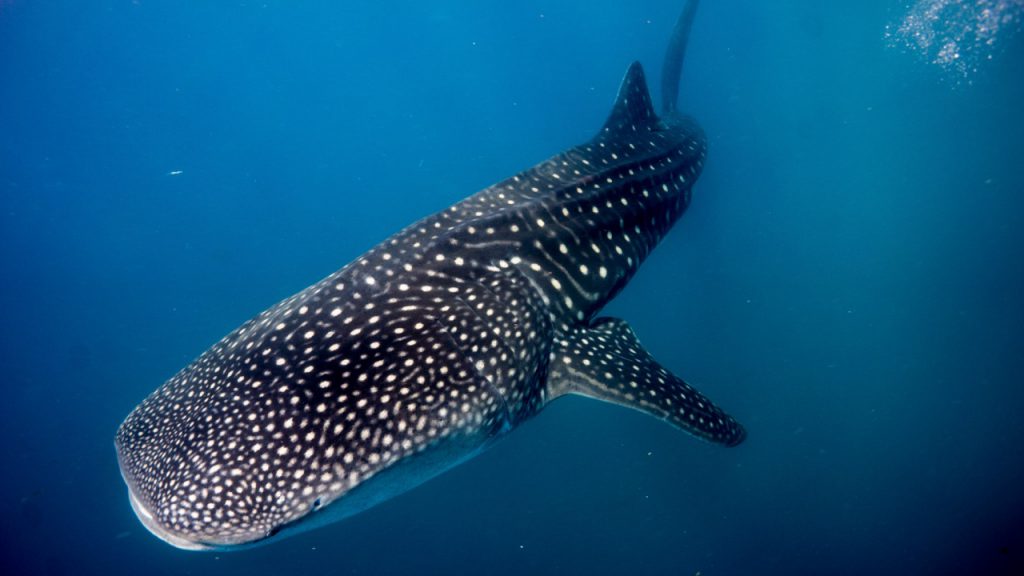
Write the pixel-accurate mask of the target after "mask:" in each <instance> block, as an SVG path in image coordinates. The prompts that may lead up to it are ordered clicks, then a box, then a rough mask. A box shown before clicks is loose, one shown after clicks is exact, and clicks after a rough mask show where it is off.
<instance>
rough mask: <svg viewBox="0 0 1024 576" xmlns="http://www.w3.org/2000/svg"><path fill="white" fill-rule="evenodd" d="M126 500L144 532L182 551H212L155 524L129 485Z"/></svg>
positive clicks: (208, 547) (151, 515)
mask: <svg viewBox="0 0 1024 576" xmlns="http://www.w3.org/2000/svg"><path fill="white" fill-rule="evenodd" d="M128 499H129V500H130V501H131V504H132V510H134V511H135V515H136V516H138V517H139V521H140V522H142V525H143V526H145V527H146V530H149V532H150V533H151V534H153V535H154V536H156V537H157V538H159V539H161V540H163V541H164V542H167V543H168V544H170V545H171V546H174V547H175V548H181V549H182V550H210V549H212V547H211V546H208V545H206V544H202V543H199V542H193V541H192V540H189V539H187V538H182V537H181V536H178V535H176V534H172V533H171V532H169V531H167V530H166V529H164V528H163V527H162V526H160V523H159V522H157V521H156V518H154V517H153V513H152V512H150V511H149V509H148V508H146V507H145V505H143V504H142V502H141V501H139V499H138V497H137V496H135V490H133V489H132V487H131V485H129V486H128Z"/></svg>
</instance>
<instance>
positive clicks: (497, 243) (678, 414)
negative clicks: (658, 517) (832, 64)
mask: <svg viewBox="0 0 1024 576" xmlns="http://www.w3.org/2000/svg"><path fill="white" fill-rule="evenodd" d="M696 4H697V3H696V2H689V3H688V4H687V5H686V7H685V8H684V10H683V13H682V15H681V16H680V18H679V21H678V23H677V24H676V28H675V33H674V34H673V37H672V42H671V44H670V48H669V51H668V56H667V57H666V61H665V62H666V63H665V67H666V71H665V73H664V74H663V77H664V78H665V79H666V80H665V86H663V98H664V100H665V103H664V110H663V114H662V115H660V116H659V115H658V114H656V113H655V111H654V109H653V107H652V102H651V97H650V95H649V93H648V90H647V83H646V80H645V78H644V73H643V70H642V68H641V67H640V65H639V64H637V63H634V64H633V65H631V66H630V68H629V70H628V72H627V73H626V76H625V79H624V80H623V82H622V85H621V88H620V90H619V93H618V96H617V98H616V101H615V104H614V106H613V108H612V112H611V114H610V115H609V118H608V120H607V122H606V123H605V125H604V126H603V128H602V129H601V130H600V131H599V132H598V134H597V135H596V136H595V137H594V138H593V139H592V140H590V141H589V142H586V143H585V144H582V145H580V146H576V147H574V148H571V149H569V150H566V151H565V152H562V153H561V154H558V155H557V156H554V157H552V158H550V159H549V160H547V161H544V162H542V163H540V164H538V165H537V166H534V167H532V168H530V169H528V170H526V171H524V172H521V173H519V174H517V175H515V176H513V177H511V178H509V179H507V180H504V181H502V182H499V183H497V184H495V185H493V186H491V187H489V188H487V189H485V190H482V191H480V192H478V193H477V194H474V195H473V196H470V197H469V198H467V199H465V200H463V201H461V202H459V203H457V204H455V205H453V206H451V207H449V208H448V209H446V210H443V211H441V212H438V213H437V214H434V215H432V216H429V217H427V218H425V219H423V220H421V221H419V222H417V223H415V224H413V225H411V226H409V227H408V228H405V229H404V230H402V231H400V232H398V233H397V234H395V235H394V236H392V237H390V238H388V239H387V240H385V241H384V242H382V243H381V244H379V245H378V246H376V247H374V248H373V249H371V250H370V251H369V252H367V253H366V254H364V255H362V256H361V257H359V258H358V259H357V260H355V261H354V262H352V263H350V264H348V265H347V266H345V267H344V268H342V269H341V270H339V271H337V272H335V273H334V274H332V275H330V276H328V277H327V278H325V279H323V280H322V281H320V282H318V283H316V284H314V285H313V286H310V287H309V288H307V289H305V290H303V291H302V292H299V293H298V294H296V295H294V296H292V297H290V298H288V299H286V300H284V301H283V302H281V303H279V304H277V305H275V306H273V307H272V308H270V309H269V310H267V311H265V312H263V313H262V314H260V315H258V316H257V317H255V318H253V319H252V320H250V321H248V322H246V323H245V324H243V325H242V326H241V327H240V328H238V329H237V330H235V331H234V332H232V333H231V334H229V335H228V336H226V337H225V338H224V339H223V340H221V341H220V342H219V343H217V344H216V345H215V346H213V347H212V348H210V349H209V350H208V351H206V352H205V353H203V354H202V355H201V356H200V357H199V358H198V359H196V360H195V361H194V362H193V363H192V364H190V365H189V366H187V367H186V368H184V369H183V370H182V371H181V372H179V373H178V374H176V375H175V376H174V377H173V378H171V379H170V380H169V381H167V382H166V383H165V384H163V385H162V386H161V387H160V388H158V389H157V390H156V391H155V392H153V393H152V394H151V395H150V396H149V397H148V398H146V399H145V400H144V401H143V402H142V403H141V404H140V405H139V406H138V407H137V408H136V409H135V410H134V411H133V412H132V413H131V414H130V415H129V416H128V418H127V419H126V420H125V421H124V423H123V424H122V425H121V427H120V429H119V430H118V432H117V436H116V439H115V445H116V449H117V455H118V460H119V463H120V466H121V472H122V475H123V477H124V479H125V482H126V483H127V485H128V488H129V497H130V502H131V504H132V507H133V509H134V510H135V512H136V514H137V515H138V517H139V519H140V520H141V521H142V523H143V524H144V525H145V526H146V527H147V528H148V529H149V530H150V531H151V532H153V533H154V534H155V535H157V536H158V537H160V538H161V539H163V540H165V541H166V542H168V543H170V544H173V545H174V546H177V547H180V548H186V549H199V550H202V549H231V548H239V547H245V546H247V545H253V544H261V543H265V542H268V541H272V540H274V539H278V538H281V537H283V536H286V535H288V534H292V533H295V532H298V531H301V530H305V529H309V528H311V527H314V526H317V525H322V524H325V523H329V522H333V521H335V520H338V519H341V518H344V517H346V516H349V515H352V514H354V513H356V512H359V511H361V510H364V509H366V508H368V507H370V506H372V505H374V504H376V503H378V502H380V501H382V500H384V499H387V498H389V497H391V496H394V495H395V494H398V493H400V492H402V491H404V490H407V489H409V488H411V487H413V486H415V485H417V484H419V483H421V482H423V481H425V480H427V479H429V478H431V477H433V476H436V475H437V474H439V473H441V472H443V471H444V470H446V469H448V468H451V467H452V466H454V465H456V464H458V463H459V462H462V461H464V460H465V459H467V458H470V457H472V456H474V455H476V454H478V453H480V452H481V451H482V450H484V449H486V448H487V447H488V446H490V445H491V444H493V443H494V442H495V441H496V440H497V439H499V438H501V437H502V436H504V435H505V434H506V433H507V432H509V431H511V430H513V429H515V428H516V427H517V426H518V425H520V424H522V423H523V422H525V421H527V420H529V419H530V418H531V417H533V416H534V415H536V414H537V413H538V412H539V411H540V410H542V409H543V408H544V406H546V405H547V404H548V403H550V402H551V401H553V400H555V399H557V398H559V397H561V396H564V395H566V394H579V395H583V396H588V397H592V398H597V399H600V400H604V401H608V402H613V403H616V404H621V405H623V406H627V407H630V408H634V409H637V410H641V411H643V412H646V413H649V414H651V415H653V416H656V417H658V418H660V419H663V420H665V421H666V422H668V423H670V424H672V425H674V426H676V427H678V428H681V429H682V430H685V431H687V432H689V433H691V434H693V435H696V436H698V437H700V438H702V439H705V440H708V441H711V442H716V443H721V444H724V445H727V446H733V445H736V444H738V443H740V442H741V441H742V440H743V438H744V435H745V432H744V430H743V428H742V427H741V426H740V425H739V424H737V423H736V421H734V420H733V419H732V418H731V417H730V416H728V415H726V414H725V413H724V412H722V411H721V410H720V409H719V408H717V407H716V406H715V405H714V404H712V403H711V402H710V401H709V400H708V399H707V398H705V397H704V396H702V395H701V394H700V393H699V392H698V391H697V390H695V389H693V388H692V387H690V386H689V385H687V384H686V383H685V382H683V380H681V379H680V378H678V377H676V376H675V375H673V374H671V373H670V372H668V371H667V370H666V369H665V368H663V367H662V366H660V365H659V364H658V363H657V362H656V361H655V360H654V359H653V358H652V357H651V356H650V355H649V354H648V353H647V352H646V351H645V350H644V348H643V347H642V346H641V345H640V343H639V342H638V341H637V339H636V337H635V336H634V334H633V332H632V330H630V328H629V326H628V325H627V324H626V323H625V322H624V321H622V320H619V319H614V318H597V317H596V316H597V314H598V312H599V311H600V310H601V308H602V307H603V306H604V305H605V304H606V303H607V302H608V301H609V300H610V299H611V298H613V297H614V296H615V295H616V294H617V293H618V292H619V291H620V290H621V289H622V288H623V286H624V285H625V284H626V283H627V282H628V281H629V280H630V278H631V277H632V276H633V274H634V273H635V272H636V270H637V268H638V267H639V266H640V264H641V263H642V262H643V261H644V259H645V258H646V256H647V255H648V254H649V253H650V252H651V250H652V249H653V248H654V247H655V245H656V244H657V243H658V242H659V241H660V240H661V239H662V237H663V236H664V235H665V234H666V233H667V232H668V230H669V229H670V228H671V227H672V225H673V224H674V223H675V221H676V220H677V219H678V218H679V216H680V215H681V214H682V213H683V211H684V210H685V209H686V207H687V205H688V204H689V201H690V193H691V190H692V188H693V185H694V182H695V181H696V180H697V177H698V176H699V174H700V172H701V167H702V165H703V163H704V158H705V150H706V143H705V137H704V134H703V132H702V131H701V129H700V128H699V127H698V125H697V124H696V123H695V122H694V121H693V120H692V119H690V118H688V117H686V116H684V115H682V114H679V113H678V112H677V111H676V109H675V101H676V91H677V90H678V78H679V75H680V67H681V64H682V60H683V51H684V50H685V46H686V38H687V36H688V33H689V29H690V24H691V22H692V20H693V15H694V11H695V9H696Z"/></svg>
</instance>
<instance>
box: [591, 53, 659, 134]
mask: <svg viewBox="0 0 1024 576" xmlns="http://www.w3.org/2000/svg"><path fill="white" fill-rule="evenodd" d="M657 126H658V115H657V113H655V112H654V104H653V103H652V102H651V93H650V92H649V91H648V90H647V79H646V77H645V76H644V69H643V67H642V66H640V63H639V62H633V63H632V64H630V65H629V69H628V70H626V76H625V77H623V79H622V84H621V85H620V86H619V93H618V95H617V96H616V97H615V104H614V105H613V106H612V111H611V113H609V114H608V120H606V121H605V123H604V126H603V127H602V128H601V132H600V134H598V136H597V137H598V138H599V139H600V138H619V137H623V136H626V137H628V135H630V134H633V133H637V132H650V131H652V130H654V129H656V128H657Z"/></svg>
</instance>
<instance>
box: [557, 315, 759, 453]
mask: <svg viewBox="0 0 1024 576" xmlns="http://www.w3.org/2000/svg"><path fill="white" fill-rule="evenodd" d="M564 394H579V395H582V396H588V397H590V398H596V399H598V400H603V401H605V402H611V403H613V404H619V405H622V406H626V407H628V408H633V409H635V410H639V411H641V412H644V413H646V414H650V415H651V416H655V417H656V418H660V419H662V420H665V421H666V422H668V423H669V424H672V425H673V426H676V427H677V428H680V429H682V430H684V431H686V432H689V433H690V434H693V435H694V436H697V437H698V438H702V439H704V440H707V441H710V442H716V443H720V444H725V445H727V446H735V445H737V444H739V443H740V442H742V441H743V439H744V438H745V437H746V432H745V431H744V429H743V427H742V426H741V425H740V424H739V423H737V422H736V420H734V419H733V418H732V417H731V416H729V415H728V414H726V413H725V412H724V411H722V410H721V409H720V408H718V407H717V406H715V405H714V404H713V403H712V402H711V401H710V400H708V399H707V398H706V397H705V396H704V395H703V394H701V393H700V392H698V391H697V390H696V389H695V388H693V387H692V386H690V385H689V384H687V383H686V382H683V380H682V379H680V378H679V377H677V376H675V375H674V374H672V373H671V372H669V371H668V370H666V369H665V368H663V367H662V366H661V365H660V364H658V362H657V361H655V360H654V359H653V358H652V357H651V355H650V354H649V353H648V352H647V350H645V349H644V348H643V346H641V345H640V341H639V340H637V337H636V335H635V334H634V333H633V330H632V329H631V328H630V327H629V325H628V324H626V322H625V321H624V320H619V319H618V318H600V319H598V320H595V321H594V323H593V324H592V325H591V326H590V327H589V328H579V329H574V330H573V331H572V332H571V333H568V334H562V335H560V337H559V338H556V344H555V350H554V352H553V353H552V361H551V368H550V372H549V375H548V397H549V398H555V397H558V396H561V395H564Z"/></svg>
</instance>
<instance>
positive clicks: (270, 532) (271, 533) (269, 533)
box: [264, 526, 281, 538]
mask: <svg viewBox="0 0 1024 576" xmlns="http://www.w3.org/2000/svg"><path fill="white" fill-rule="evenodd" d="M280 531H281V526H274V527H273V528H271V529H270V530H267V535H266V536H264V538H270V537H272V536H274V535H276V534H277V533H278V532H280Z"/></svg>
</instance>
